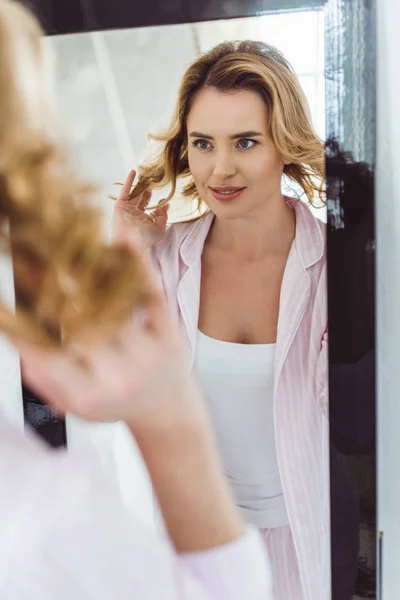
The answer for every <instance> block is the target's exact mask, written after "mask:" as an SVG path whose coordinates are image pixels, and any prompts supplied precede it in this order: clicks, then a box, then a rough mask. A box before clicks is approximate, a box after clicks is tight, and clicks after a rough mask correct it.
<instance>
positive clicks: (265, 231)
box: [208, 194, 296, 260]
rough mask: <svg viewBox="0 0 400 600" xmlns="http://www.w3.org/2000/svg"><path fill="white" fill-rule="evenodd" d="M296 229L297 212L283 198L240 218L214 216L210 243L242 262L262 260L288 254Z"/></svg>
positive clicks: (267, 203)
mask: <svg viewBox="0 0 400 600" xmlns="http://www.w3.org/2000/svg"><path fill="white" fill-rule="evenodd" d="M295 229H296V223H295V215H294V211H293V210H292V209H291V208H290V207H289V206H288V205H287V204H286V202H285V200H284V197H283V196H282V195H281V194H280V197H279V198H276V199H275V200H273V201H272V199H271V201H269V202H266V203H265V205H263V206H262V207H261V208H259V209H258V210H255V211H254V212H252V213H251V214H248V215H246V216H244V217H240V218H237V219H221V218H220V217H217V216H216V217H215V219H214V222H213V225H212V227H211V230H210V234H209V239H208V243H209V244H210V245H212V246H214V247H216V248H219V249H220V250H223V251H226V252H229V253H230V254H231V255H235V256H236V257H237V258H240V259H243V260H261V259H262V258H264V257H265V256H266V255H268V254H270V253H271V252H274V253H280V252H287V251H288V248H290V246H291V244H292V241H293V239H294V235H295Z"/></svg>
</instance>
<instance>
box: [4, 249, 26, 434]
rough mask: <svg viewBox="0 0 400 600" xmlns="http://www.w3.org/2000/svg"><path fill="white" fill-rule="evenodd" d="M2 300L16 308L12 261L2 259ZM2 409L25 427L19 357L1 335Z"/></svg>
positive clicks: (8, 417)
mask: <svg viewBox="0 0 400 600" xmlns="http://www.w3.org/2000/svg"><path fill="white" fill-rule="evenodd" d="M0 298H1V301H2V302H4V303H6V304H7V305H8V306H9V307H11V308H13V307H14V280H13V274H12V267H11V261H10V260H9V258H8V257H7V256H4V255H3V256H1V257H0ZM0 409H1V412H2V414H3V415H5V416H6V417H7V419H9V421H10V422H12V423H13V424H14V425H17V426H18V427H21V428H22V427H23V425H24V417H23V408H22V389H21V375H20V366H19V356H18V353H17V352H16V350H15V349H14V348H13V347H12V346H11V344H10V343H9V342H8V340H7V339H6V338H5V337H4V336H2V335H0Z"/></svg>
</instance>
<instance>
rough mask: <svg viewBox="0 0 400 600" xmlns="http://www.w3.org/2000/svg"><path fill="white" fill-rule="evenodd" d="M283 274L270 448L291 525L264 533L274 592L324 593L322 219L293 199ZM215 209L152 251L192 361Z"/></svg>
mask: <svg viewBox="0 0 400 600" xmlns="http://www.w3.org/2000/svg"><path fill="white" fill-rule="evenodd" d="M286 201H287V202H288V203H289V204H290V206H291V207H292V208H293V209H294V210H295V215H296V235H295V239H294V241H293V244H292V248H291V250H290V253H289V257H288V261H287V264H286V269H285V273H284V277H283V281H282V288H281V296H280V311H279V320H278V334H277V341H276V358H275V393H274V420H275V434H276V445H277V456H278V464H279V470H280V476H281V481H282V487H283V492H284V496H285V501H286V506H287V511H288V516H289V523H290V526H288V527H284V528H278V529H276V530H269V531H263V532H262V535H263V537H264V540H265V544H266V547H267V548H268V551H269V554H270V558H271V563H272V571H273V576H274V585H275V593H276V600H329V599H330V595H331V585H330V580H331V574H330V507H329V423H328V359H327V334H326V331H327V287H326V250H325V225H324V224H323V223H322V222H320V221H319V220H318V219H316V218H315V217H314V216H313V215H312V213H311V212H310V210H309V209H308V207H307V206H306V205H305V204H303V203H302V202H300V201H297V200H294V199H289V198H287V199H286ZM213 218H214V215H213V214H212V213H208V214H206V215H205V216H204V217H202V218H201V219H199V220H197V221H194V222H191V223H179V224H173V225H170V226H169V227H168V229H167V232H166V235H165V237H164V239H163V240H162V241H161V242H159V243H158V244H156V245H155V246H154V247H153V248H152V250H151V261H152V262H153V264H154V265H155V266H156V268H157V270H158V272H159V274H160V277H161V283H162V285H163V287H164V290H165V293H166V295H167V297H168V300H169V304H170V307H171V309H172V311H173V313H174V314H175V316H176V318H177V320H178V321H179V323H180V326H181V330H182V333H183V335H184V337H185V339H186V340H187V342H188V350H189V351H190V352H191V357H192V361H193V358H194V350H195V344H196V334H197V327H198V316H199V305H200V279H201V254H202V250H203V246H204V242H205V239H206V237H207V234H208V232H209V229H210V226H211V224H212V221H213Z"/></svg>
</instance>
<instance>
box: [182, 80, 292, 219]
mask: <svg viewBox="0 0 400 600" xmlns="http://www.w3.org/2000/svg"><path fill="white" fill-rule="evenodd" d="M187 132H188V151H189V168H190V171H191V173H192V176H193V178H194V181H195V184H196V187H197V191H198V193H199V195H200V197H201V199H202V200H203V201H204V202H205V203H206V204H207V205H208V206H209V207H210V209H211V210H212V211H213V212H214V213H215V214H216V215H217V216H221V217H224V218H240V217H243V216H246V215H249V214H252V213H254V212H259V209H260V208H262V207H264V206H265V205H266V203H267V202H268V201H273V200H275V201H277V200H280V199H281V192H280V189H281V178H282V173H283V167H284V164H285V163H284V161H283V159H282V157H281V156H280V155H279V154H278V152H277V150H276V149H275V147H274V144H273V143H272V140H271V138H270V136H269V133H268V124H267V109H266V105H265V103H264V101H263V99H262V98H261V96H260V95H259V94H257V93H256V92H253V91H250V90H240V91H237V92H229V93H227V92H220V91H218V90H216V89H215V88H204V89H202V90H200V91H199V92H198V93H197V95H196V96H195V99H194V101H193V105H192V107H191V109H190V112H189V114H188V118H187Z"/></svg>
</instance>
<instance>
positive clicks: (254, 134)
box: [189, 130, 263, 140]
mask: <svg viewBox="0 0 400 600" xmlns="http://www.w3.org/2000/svg"><path fill="white" fill-rule="evenodd" d="M261 135H263V134H262V133H261V132H260V131H253V130H250V131H242V132H241V133H235V134H234V135H230V136H229V139H231V140H237V139H239V138H250V137H260V136H261ZM189 137H196V138H202V139H204V140H213V139H214V138H213V136H212V135H207V134H206V133H200V132H199V131H192V133H191V134H190V135H189Z"/></svg>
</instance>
